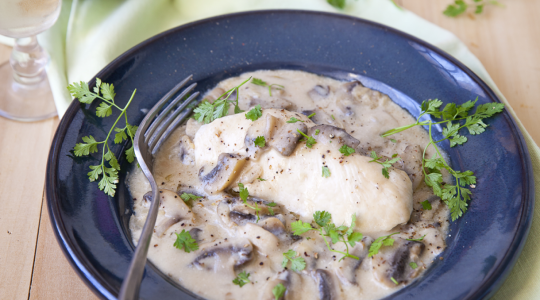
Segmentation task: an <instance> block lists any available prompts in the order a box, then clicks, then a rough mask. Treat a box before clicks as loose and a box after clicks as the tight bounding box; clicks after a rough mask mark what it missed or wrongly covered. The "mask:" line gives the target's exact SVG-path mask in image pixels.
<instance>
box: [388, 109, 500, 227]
mask: <svg viewBox="0 0 540 300" xmlns="http://www.w3.org/2000/svg"><path fill="white" fill-rule="evenodd" d="M477 101H478V98H476V100H474V101H467V102H465V103H463V104H462V105H456V104H455V103H449V104H446V106H445V107H444V109H443V110H440V107H441V105H442V101H441V100H437V99H435V100H429V101H424V102H422V106H421V107H422V113H421V114H420V115H419V116H418V119H417V120H416V123H413V124H410V125H406V126H402V127H398V128H394V129H391V130H389V131H387V132H385V133H384V134H383V135H382V136H383V137H387V136H390V135H392V134H396V133H398V132H402V131H404V130H407V129H409V128H412V127H414V126H428V128H429V130H428V132H429V140H430V141H429V143H428V144H427V145H426V147H425V148H424V152H423V155H422V169H423V171H424V176H425V182H426V184H427V185H428V186H430V187H432V189H433V193H434V194H435V195H437V196H438V197H440V198H441V199H442V200H443V201H444V202H445V203H446V204H447V205H448V207H449V208H450V212H451V215H452V221H455V220H456V219H457V218H459V217H461V216H462V215H463V213H464V212H465V211H467V206H468V204H467V201H469V200H470V199H471V191H470V190H469V189H467V188H465V186H467V185H473V184H476V176H474V173H473V172H472V171H470V170H468V171H465V172H461V171H456V170H454V169H452V167H450V165H449V164H448V163H446V161H445V160H444V158H443V156H442V154H441V151H440V150H439V147H437V144H438V143H441V142H443V141H445V140H448V141H449V142H450V147H454V146H456V145H462V144H463V143H465V142H466V141H467V138H466V137H465V136H463V135H460V134H459V131H460V130H461V129H463V128H467V130H468V131H469V134H471V135H477V134H481V133H483V132H484V131H485V130H486V129H485V128H486V127H487V126H488V125H487V124H486V123H484V119H486V118H489V117H492V116H494V115H496V114H498V113H500V112H502V111H503V109H504V104H503V103H496V102H493V103H485V104H480V105H478V106H476V111H475V112H474V113H473V114H469V111H470V110H471V109H473V108H474V107H475V104H476V102H477ZM424 115H431V116H433V117H435V118H439V119H442V121H439V122H433V121H431V120H427V121H420V118H421V117H422V116H424ZM461 121H464V122H463V124H462V123H461ZM444 123H446V127H445V128H444V129H443V132H442V134H443V136H444V138H443V139H440V140H434V139H433V134H432V127H433V125H436V124H444ZM430 146H432V147H434V148H435V151H436V154H435V157H433V158H427V157H426V151H427V149H428V147H430ZM443 169H446V170H447V171H448V172H449V173H450V174H451V175H452V176H453V177H454V179H455V181H456V184H455V185H451V184H443V176H442V173H441V171H442V170H443Z"/></svg>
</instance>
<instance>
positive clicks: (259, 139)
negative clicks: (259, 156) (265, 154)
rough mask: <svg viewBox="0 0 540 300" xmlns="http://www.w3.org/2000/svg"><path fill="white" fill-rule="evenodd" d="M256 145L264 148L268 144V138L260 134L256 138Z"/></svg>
mask: <svg viewBox="0 0 540 300" xmlns="http://www.w3.org/2000/svg"><path fill="white" fill-rule="evenodd" d="M254 143H255V146H257V147H259V148H262V147H264V146H265V145H266V140H265V139H264V136H258V137H256V138H255V142H254Z"/></svg>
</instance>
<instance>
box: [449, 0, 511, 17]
mask: <svg viewBox="0 0 540 300" xmlns="http://www.w3.org/2000/svg"><path fill="white" fill-rule="evenodd" d="M490 4H492V5H496V6H501V7H503V6H504V5H502V4H501V3H500V2H499V1H495V0H473V1H472V2H465V1H464V0H455V1H454V3H453V4H449V5H448V6H447V7H446V9H445V10H444V11H443V14H445V15H446V16H449V17H457V16H459V15H461V14H463V13H465V12H466V11H467V9H469V8H472V9H473V10H474V13H475V14H481V13H482V12H483V11H484V7H485V6H486V5H490Z"/></svg>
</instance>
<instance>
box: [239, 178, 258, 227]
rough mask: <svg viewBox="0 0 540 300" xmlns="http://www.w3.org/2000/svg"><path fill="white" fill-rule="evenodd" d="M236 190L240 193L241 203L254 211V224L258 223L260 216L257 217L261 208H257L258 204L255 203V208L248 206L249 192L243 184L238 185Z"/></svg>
mask: <svg viewBox="0 0 540 300" xmlns="http://www.w3.org/2000/svg"><path fill="white" fill-rule="evenodd" d="M238 188H239V192H240V199H242V202H244V204H245V205H246V206H247V207H249V208H251V209H253V210H255V215H256V216H257V221H256V223H259V220H260V219H261V218H260V216H259V212H260V211H261V208H260V207H259V204H258V203H257V202H255V206H253V205H250V204H248V203H247V198H248V197H249V191H248V189H247V188H246V187H244V184H243V183H241V182H240V183H238Z"/></svg>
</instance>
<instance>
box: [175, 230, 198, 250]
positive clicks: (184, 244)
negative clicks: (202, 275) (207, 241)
mask: <svg viewBox="0 0 540 300" xmlns="http://www.w3.org/2000/svg"><path fill="white" fill-rule="evenodd" d="M174 246H175V247H176V248H177V249H184V251H185V252H187V253H189V252H191V251H195V250H198V249H199V244H197V241H196V240H194V239H193V237H191V234H190V233H189V231H186V230H185V229H182V232H180V233H176V241H175V242H174Z"/></svg>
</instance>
